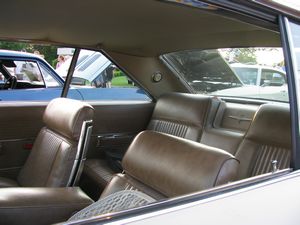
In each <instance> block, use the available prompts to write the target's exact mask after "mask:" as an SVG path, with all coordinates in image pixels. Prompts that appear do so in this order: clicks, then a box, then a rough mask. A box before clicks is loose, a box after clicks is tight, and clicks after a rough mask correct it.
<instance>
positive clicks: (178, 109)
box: [147, 93, 213, 141]
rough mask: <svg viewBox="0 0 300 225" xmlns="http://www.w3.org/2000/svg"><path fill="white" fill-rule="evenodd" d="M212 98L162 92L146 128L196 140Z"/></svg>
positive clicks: (200, 132) (199, 134)
mask: <svg viewBox="0 0 300 225" xmlns="http://www.w3.org/2000/svg"><path fill="white" fill-rule="evenodd" d="M212 99H213V98H212V97H210V96H204V95H195V94H186V93H168V94H164V95H162V96H161V97H160V98H159V99H158V101H157V103H156V105H155V108H154V111H153V114H152V118H151V120H150V122H149V125H148V127H147V129H148V130H154V131H158V132H162V133H166V134H171V135H174V136H178V137H182V138H185V139H189V140H193V141H198V140H199V138H200V136H201V134H202V130H203V127H204V123H205V121H206V117H207V115H208V112H209V110H210V107H211V104H212Z"/></svg>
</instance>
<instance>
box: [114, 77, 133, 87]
mask: <svg viewBox="0 0 300 225" xmlns="http://www.w3.org/2000/svg"><path fill="white" fill-rule="evenodd" d="M111 86H113V87H133V85H132V84H128V80H127V78H126V77H125V76H120V77H114V78H113V79H112V81H111Z"/></svg>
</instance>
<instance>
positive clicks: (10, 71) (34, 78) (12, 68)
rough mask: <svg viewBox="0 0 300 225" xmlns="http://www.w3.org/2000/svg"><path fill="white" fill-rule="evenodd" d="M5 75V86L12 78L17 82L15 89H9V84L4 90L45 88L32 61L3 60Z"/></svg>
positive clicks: (39, 72)
mask: <svg viewBox="0 0 300 225" xmlns="http://www.w3.org/2000/svg"><path fill="white" fill-rule="evenodd" d="M2 65H3V68H4V69H5V71H3V72H6V74H4V76H5V78H4V82H6V83H7V84H8V83H9V82H10V80H11V78H12V77H16V79H17V82H16V84H15V85H16V86H15V87H10V86H9V84H8V85H7V86H6V87H3V88H4V89H6V88H17V89H21V88H35V87H45V83H44V80H43V77H42V74H41V71H40V69H39V66H38V64H37V63H36V62H34V61H10V60H5V61H4V63H3V64H2Z"/></svg>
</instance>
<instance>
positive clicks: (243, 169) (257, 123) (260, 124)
mask: <svg viewBox="0 0 300 225" xmlns="http://www.w3.org/2000/svg"><path fill="white" fill-rule="evenodd" d="M291 146H292V144H291V122H290V110H289V108H288V107H287V106H286V107H285V106H279V105H272V104H264V105H261V106H260V107H259V109H258V111H257V112H256V114H255V116H254V119H253V121H252V123H251V124H250V127H249V129H248V131H247V133H246V135H245V137H244V139H243V141H242V142H241V144H240V146H239V148H238V150H237V153H236V155H235V156H236V158H237V159H239V161H240V169H239V174H238V178H239V179H243V178H246V177H251V176H255V175H260V174H264V173H268V172H271V171H272V170H273V165H272V162H273V163H275V160H276V161H277V166H276V167H277V168H278V169H284V168H288V167H289V165H290V158H291Z"/></svg>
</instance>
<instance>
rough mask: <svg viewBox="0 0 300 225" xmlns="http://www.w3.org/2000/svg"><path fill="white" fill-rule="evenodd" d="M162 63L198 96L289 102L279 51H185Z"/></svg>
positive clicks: (281, 56) (245, 49)
mask: <svg viewBox="0 0 300 225" xmlns="http://www.w3.org/2000/svg"><path fill="white" fill-rule="evenodd" d="M161 59H162V60H163V62H164V63H165V64H166V65H167V66H168V67H169V68H170V69H171V70H172V71H173V72H174V73H175V74H176V75H177V76H179V78H180V79H181V80H182V81H183V82H184V83H186V85H188V86H189V88H190V89H191V90H192V91H193V92H195V93H201V94H207V95H214V96H227V97H239V98H254V99H262V100H273V101H283V102H288V92H287V84H286V75H285V68H284V63H283V62H284V60H283V54H282V50H281V49H279V48H230V49H210V50H186V51H179V52H173V53H168V54H164V55H162V56H161ZM264 71H272V73H270V74H271V75H270V76H267V77H266V76H265V72H264ZM279 75H280V77H279ZM279 80H280V81H279ZM274 81H276V82H274Z"/></svg>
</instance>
